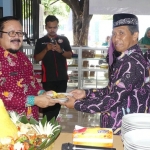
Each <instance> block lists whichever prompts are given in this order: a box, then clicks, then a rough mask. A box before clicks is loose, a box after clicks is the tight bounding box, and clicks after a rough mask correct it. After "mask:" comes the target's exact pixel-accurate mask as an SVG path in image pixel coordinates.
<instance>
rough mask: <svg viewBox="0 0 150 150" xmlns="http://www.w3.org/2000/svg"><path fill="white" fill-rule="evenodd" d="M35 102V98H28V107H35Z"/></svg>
mask: <svg viewBox="0 0 150 150" xmlns="http://www.w3.org/2000/svg"><path fill="white" fill-rule="evenodd" d="M34 101H35V96H32V95H30V96H27V101H26V107H29V106H33V105H34Z"/></svg>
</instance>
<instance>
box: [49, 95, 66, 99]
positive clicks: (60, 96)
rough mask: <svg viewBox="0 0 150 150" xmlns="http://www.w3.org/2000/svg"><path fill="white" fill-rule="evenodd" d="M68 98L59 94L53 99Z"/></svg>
mask: <svg viewBox="0 0 150 150" xmlns="http://www.w3.org/2000/svg"><path fill="white" fill-rule="evenodd" d="M66 97H67V96H66V95H65V94H57V95H53V96H52V98H54V99H60V98H66Z"/></svg>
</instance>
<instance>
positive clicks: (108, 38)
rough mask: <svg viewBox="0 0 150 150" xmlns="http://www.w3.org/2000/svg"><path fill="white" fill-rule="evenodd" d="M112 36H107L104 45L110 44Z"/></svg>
mask: <svg viewBox="0 0 150 150" xmlns="http://www.w3.org/2000/svg"><path fill="white" fill-rule="evenodd" d="M109 42H110V36H107V37H106V40H105V43H102V46H109Z"/></svg>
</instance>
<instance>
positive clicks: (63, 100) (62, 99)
mask: <svg viewBox="0 0 150 150" xmlns="http://www.w3.org/2000/svg"><path fill="white" fill-rule="evenodd" d="M57 94H64V95H66V96H73V95H72V94H70V93H57ZM48 95H49V96H53V94H48ZM53 100H59V101H60V102H61V103H63V102H66V101H68V98H67V97H66V98H56V99H53Z"/></svg>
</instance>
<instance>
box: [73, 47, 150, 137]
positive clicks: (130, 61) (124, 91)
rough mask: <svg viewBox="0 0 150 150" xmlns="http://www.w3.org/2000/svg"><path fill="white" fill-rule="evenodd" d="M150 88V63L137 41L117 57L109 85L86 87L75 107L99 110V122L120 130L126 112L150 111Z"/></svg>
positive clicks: (117, 130) (104, 126)
mask: <svg viewBox="0 0 150 150" xmlns="http://www.w3.org/2000/svg"><path fill="white" fill-rule="evenodd" d="M149 91H150V83H149V73H148V64H147V62H146V60H145V59H144V57H143V54H142V52H141V50H140V48H139V46H138V45H135V46H133V47H131V48H130V49H128V50H126V51H125V52H124V53H122V54H121V55H120V56H119V57H118V58H117V60H116V63H115V64H114V65H113V69H112V73H111V76H110V82H109V84H108V87H106V88H103V89H89V90H86V98H85V99H83V100H77V101H76V102H75V106H74V107H75V109H76V110H78V111H82V112H87V113H96V112H100V113H101V118H100V126H101V127H103V128H112V129H113V131H114V134H120V132H121V122H122V117H123V116H124V115H126V114H130V113H147V112H149V102H150V96H149Z"/></svg>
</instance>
